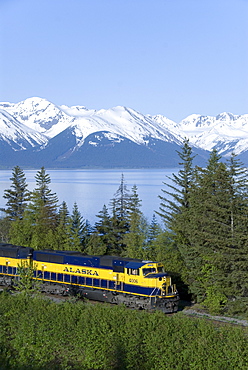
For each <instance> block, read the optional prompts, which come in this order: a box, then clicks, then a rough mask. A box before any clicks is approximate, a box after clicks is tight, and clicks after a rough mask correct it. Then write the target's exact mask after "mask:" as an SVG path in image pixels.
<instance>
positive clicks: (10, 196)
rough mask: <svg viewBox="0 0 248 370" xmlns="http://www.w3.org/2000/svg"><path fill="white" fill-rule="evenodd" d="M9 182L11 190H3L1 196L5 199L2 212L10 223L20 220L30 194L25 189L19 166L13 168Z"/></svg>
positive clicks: (23, 176)
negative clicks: (4, 206)
mask: <svg viewBox="0 0 248 370" xmlns="http://www.w3.org/2000/svg"><path fill="white" fill-rule="evenodd" d="M10 180H11V181H12V185H11V186H10V187H11V189H7V190H5V192H4V195H3V197H4V198H5V199H7V203H6V208H5V209H4V212H5V214H6V217H7V218H8V220H10V221H14V220H17V219H19V220H21V219H22V218H23V213H24V210H25V208H26V206H27V202H28V201H29V196H30V193H29V191H28V189H27V187H28V185H27V183H26V177H25V174H24V172H23V170H22V169H21V168H20V167H19V166H15V167H14V169H13V171H12V177H11V178H10Z"/></svg>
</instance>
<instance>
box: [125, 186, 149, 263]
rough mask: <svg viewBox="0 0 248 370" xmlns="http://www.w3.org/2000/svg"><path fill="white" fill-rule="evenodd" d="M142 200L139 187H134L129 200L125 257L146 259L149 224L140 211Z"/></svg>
mask: <svg viewBox="0 0 248 370" xmlns="http://www.w3.org/2000/svg"><path fill="white" fill-rule="evenodd" d="M140 207H141V200H140V199H139V195H138V191H137V186H136V185H134V186H133V187H132V193H131V195H130V198H129V205H128V209H127V221H128V225H129V230H128V232H127V233H126V234H125V235H124V237H123V242H124V244H125V245H126V249H125V251H124V253H123V254H124V255H125V256H127V257H130V258H141V259H142V258H145V255H146V239H147V228H148V227H147V222H146V220H145V217H144V215H143V213H142V212H141V210H140Z"/></svg>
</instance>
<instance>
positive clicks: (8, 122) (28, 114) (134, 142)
mask: <svg viewBox="0 0 248 370" xmlns="http://www.w3.org/2000/svg"><path fill="white" fill-rule="evenodd" d="M185 138H188V139H189V143H190V145H191V146H192V149H193V152H194V153H197V154H198V156H199V158H198V162H199V163H200V162H201V163H202V162H203V161H204V160H205V159H206V158H207V156H208V152H209V151H210V150H212V149H213V148H216V149H217V150H218V151H219V153H220V154H221V155H223V156H227V157H228V156H229V155H230V154H231V153H232V152H235V153H236V154H238V155H242V158H246V157H247V158H248V114H245V115H234V114H232V113H229V112H223V113H220V114H218V115H217V116H216V117H213V116H203V115H200V114H192V115H190V116H188V117H186V118H185V119H183V120H182V121H180V122H179V123H176V122H174V121H172V120H170V119H168V118H167V117H165V116H163V115H154V116H152V115H148V114H147V115H144V114H142V113H140V112H138V111H136V110H134V109H132V108H127V107H123V106H116V107H114V108H110V109H100V110H94V109H87V108H86V107H84V106H79V105H77V106H72V107H68V106H66V105H61V106H59V105H56V104H53V103H52V102H50V101H48V100H47V99H44V98H38V97H34V98H28V99H26V100H23V101H21V102H19V103H8V102H2V103H0V150H1V153H2V154H4V153H5V152H6V150H7V151H8V157H9V158H8V160H7V162H6V160H4V158H2V157H3V156H2V155H1V157H0V166H1V167H3V166H4V165H6V163H8V164H7V166H15V165H16V160H17V159H18V157H19V159H18V161H19V162H20V164H21V165H22V166H33V165H36V166H37V165H45V164H47V165H48V164H49V166H50V167H59V168H60V167H64V168H67V167H70V168H74V167H75V166H77V167H78V166H79V167H88V166H93V167H97V166H100V167H101V166H103V167H106V166H108V167H113V166H114V167H115V166H117V167H125V166H128V167H132V166H133V167H136V166H138V167H153V166H154V167H167V166H170V167H174V166H175V165H177V162H178V158H177V159H176V158H175V156H174V153H172V151H175V152H176V151H177V150H180V147H181V145H182V143H183V141H184V139H185ZM127 150H128V151H130V153H129V152H128V153H127ZM55 153H56V154H55ZM110 153H111V155H112V158H111V155H110ZM132 153H133V154H132ZM177 157H178V156H177ZM86 158H87V160H86ZM104 158H105V159H104ZM117 158H118V161H117ZM127 158H129V159H127ZM176 160H177V162H176ZM245 161H246V159H245Z"/></svg>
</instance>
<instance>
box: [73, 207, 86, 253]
mask: <svg viewBox="0 0 248 370" xmlns="http://www.w3.org/2000/svg"><path fill="white" fill-rule="evenodd" d="M71 218H72V225H71V238H72V245H73V249H75V250H78V251H82V250H83V249H84V248H85V247H86V243H87V241H86V239H87V231H86V221H85V220H84V219H83V217H82V216H81V213H80V212H79V209H78V206H77V203H76V202H75V203H74V205H73V209H72V216H71Z"/></svg>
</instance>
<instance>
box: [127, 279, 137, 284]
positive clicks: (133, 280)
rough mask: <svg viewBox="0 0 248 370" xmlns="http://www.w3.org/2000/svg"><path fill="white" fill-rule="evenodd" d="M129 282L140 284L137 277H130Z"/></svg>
mask: <svg viewBox="0 0 248 370" xmlns="http://www.w3.org/2000/svg"><path fill="white" fill-rule="evenodd" d="M129 283H135V284H138V280H137V279H129Z"/></svg>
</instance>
